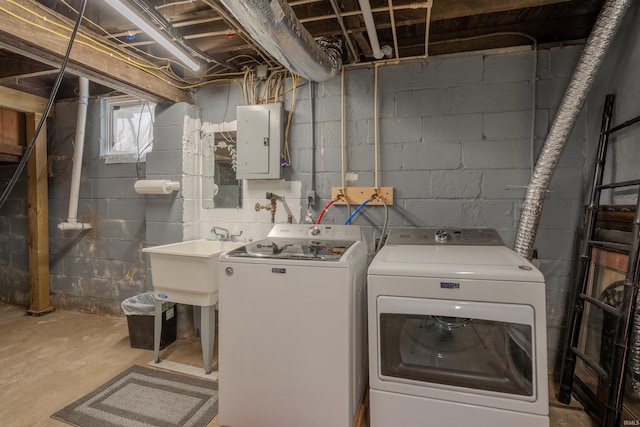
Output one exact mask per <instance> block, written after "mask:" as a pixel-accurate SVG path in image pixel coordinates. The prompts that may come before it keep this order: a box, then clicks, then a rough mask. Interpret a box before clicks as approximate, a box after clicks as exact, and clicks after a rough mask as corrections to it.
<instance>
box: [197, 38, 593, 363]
mask: <svg viewBox="0 0 640 427" xmlns="http://www.w3.org/2000/svg"><path fill="white" fill-rule="evenodd" d="M581 49H582V46H580V45H577V46H567V47H563V48H555V49H550V50H541V51H539V52H538V54H537V57H535V58H534V54H533V53H532V52H530V51H527V52H515V53H514V52H510V53H495V54H477V55H465V56H458V57H444V58H437V57H436V58H429V59H426V60H420V61H413V62H406V63H401V64H400V65H394V66H383V67H380V68H379V69H378V72H379V75H378V80H379V87H378V91H379V92H378V93H379V108H378V111H379V123H378V135H379V164H378V174H379V175H378V184H379V186H392V187H394V191H395V193H394V199H395V200H394V204H393V206H392V207H390V208H389V226H390V227H397V226H422V227H459V228H476V227H479V228H487V227H489V228H495V229H497V230H498V231H499V233H500V234H501V236H502V238H503V240H504V241H505V243H506V245H507V246H510V247H512V246H513V242H514V239H515V233H516V230H517V227H518V222H519V219H520V207H521V204H522V200H523V197H524V193H525V186H526V185H527V184H528V182H529V175H530V171H531V167H532V158H535V156H537V154H538V152H539V150H540V147H541V146H542V143H543V142H544V138H545V136H546V134H547V132H548V130H549V127H550V125H551V123H552V120H553V117H554V115H555V111H556V109H557V108H558V106H559V103H560V101H561V99H562V95H563V94H564V89H565V87H566V85H567V84H568V81H569V78H570V76H571V75H572V72H573V70H574V67H575V64H576V62H577V60H578V58H579V55H580V52H581ZM534 67H535V70H536V71H535V72H536V75H537V79H536V80H535V103H536V108H535V116H533V117H532V114H533V113H532V106H533V102H534V98H533V97H534V79H533V73H534ZM305 83H306V82H305ZM314 86H315V87H314V88H313V93H314V95H313V97H312V98H313V100H312V102H313V107H314V108H313V109H314V119H313V121H312V120H311V115H310V111H311V109H310V105H309V102H310V99H311V98H310V96H309V88H308V87H307V86H306V85H303V86H301V87H300V88H299V89H298V90H297V93H296V102H295V106H294V109H293V115H292V123H291V128H290V133H289V142H290V145H289V147H290V154H291V160H292V164H291V166H290V167H287V168H285V169H284V171H283V176H284V177H285V180H286V181H288V182H295V183H299V188H300V193H299V195H298V196H297V197H298V198H299V200H300V202H301V204H300V215H299V217H300V218H304V214H305V211H306V204H305V203H304V195H305V194H306V191H307V190H310V189H311V187H310V185H311V173H312V171H313V170H315V176H314V178H315V188H314V189H315V191H316V192H317V194H318V196H319V200H318V202H317V203H316V205H315V206H314V207H313V209H312V210H313V213H314V215H315V216H316V217H317V215H318V214H319V213H320V210H321V209H322V207H323V206H324V204H325V203H327V202H328V201H329V200H330V197H331V188H332V187H339V186H341V185H342V184H341V183H342V174H341V153H342V152H341V133H342V132H341V99H340V78H334V79H332V80H330V81H327V82H324V83H319V84H317V85H314ZM345 87H346V94H345V98H346V100H345V102H346V104H345V136H346V137H345V144H346V153H345V154H346V167H345V170H346V172H347V173H346V185H347V186H374V183H375V165H374V135H375V127H374V126H375V120H374V108H373V102H374V69H373V68H352V69H349V70H348V71H347V72H346V84H345ZM196 99H197V105H198V106H199V107H201V108H202V120H203V122H204V121H205V120H207V121H208V120H211V121H212V122H213V123H215V122H222V121H230V120H233V119H235V106H236V105H240V104H241V103H242V97H241V94H240V91H239V88H238V87H234V86H233V85H229V86H224V85H221V86H216V87H213V86H212V87H211V88H207V89H201V90H199V91H198V93H197V98H196ZM222 99H224V100H226V99H229V100H230V103H229V104H228V105H226V106H225V107H224V108H223V107H222V106H221V104H222V105H224V103H222ZM290 99H291V98H290V95H287V96H286V97H285V100H284V102H285V106H288V105H289V102H290ZM223 116H224V117H223ZM532 118H534V119H535V122H533V121H532ZM586 126H587V115H586V113H583V114H581V116H580V119H579V121H578V123H577V124H576V127H575V129H574V131H573V133H572V135H571V137H570V140H569V141H568V144H567V147H566V149H565V153H564V155H563V157H562V160H561V161H560V165H559V168H558V169H557V171H556V173H555V175H554V178H553V180H552V183H551V188H550V191H549V194H548V196H547V198H546V202H545V206H544V213H543V216H542V218H541V224H540V230H539V234H538V239H537V242H536V248H537V252H538V256H539V260H538V261H537V262H538V263H539V265H540V269H541V270H542V272H543V273H544V274H545V278H546V280H547V289H546V290H547V319H548V326H549V342H548V348H549V364H550V367H551V369H552V370H553V369H554V368H555V366H556V360H557V358H558V355H559V353H560V352H561V346H562V340H563V339H564V332H565V329H566V324H567V316H566V315H567V311H568V307H567V305H568V301H569V296H570V292H569V289H570V284H571V274H572V256H573V245H574V234H575V231H576V228H577V227H578V223H579V220H580V211H581V206H582V186H583V169H582V166H583V164H584V144H585V139H586V134H587V133H586V130H585V129H586ZM311 132H314V133H313V134H312V133H311ZM532 132H533V137H532ZM312 136H313V137H315V144H316V146H315V152H314V149H313V147H312V139H313V138H312ZM313 154H315V156H314V155H313ZM314 158H315V164H313V165H312V161H313V159H314ZM258 183H260V185H265V184H264V183H263V181H257V182H256V181H251V182H249V184H250V185H253V186H256V185H257V184H258ZM271 184H272V185H273V183H271ZM245 185H246V183H245ZM266 185H268V184H266ZM292 197H295V195H292ZM245 202H246V200H245ZM221 211H224V210H216V209H213V210H212V211H211V212H209V213H204V214H203V216H202V217H201V220H202V221H203V222H207V221H212V222H213V221H214V218H217V219H220V220H222V219H223V220H224V221H225V222H226V223H227V224H229V223H231V224H233V223H238V222H243V221H245V220H246V221H252V220H253V219H251V218H242V219H239V217H238V216H236V219H235V220H234V218H233V216H231V215H226V216H225V214H224V212H221ZM347 217H348V212H347V207H336V206H333V207H331V208H330V209H329V210H328V212H327V213H326V214H325V216H324V219H323V223H324V222H326V223H340V224H341V223H343V222H344V221H345V220H346V218H347ZM383 218H384V211H383V208H382V207H366V208H365V209H363V210H362V211H361V213H360V214H359V215H358V216H357V217H355V218H354V220H353V223H354V224H358V225H360V226H362V227H363V228H364V229H365V234H366V235H367V236H368V238H369V244H370V246H372V242H373V240H374V238H376V237H378V236H379V235H380V232H381V230H382V223H383ZM279 222H282V220H279ZM201 231H202V232H204V231H205V230H201Z"/></svg>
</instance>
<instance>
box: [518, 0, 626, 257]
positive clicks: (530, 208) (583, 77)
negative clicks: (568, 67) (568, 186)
mask: <svg viewBox="0 0 640 427" xmlns="http://www.w3.org/2000/svg"><path fill="white" fill-rule="evenodd" d="M631 1H632V0H608V1H607V2H606V3H605V4H604V5H603V6H602V10H601V11H600V15H599V16H598V19H597V20H596V23H595V24H594V26H593V29H592V30H591V34H590V35H589V38H588V39H587V42H586V44H585V46H584V49H583V50H582V55H581V56H580V59H579V60H578V64H577V65H576V69H575V71H574V73H573V76H572V77H571V81H570V82H569V87H568V88H567V90H566V92H565V94H564V98H563V99H562V102H561V103H560V107H559V108H558V112H557V113H556V117H555V119H554V121H553V124H552V125H551V129H550V130H549V134H548V135H547V139H546V141H545V143H544V145H543V147H542V151H541V152H540V155H539V156H538V161H537V163H536V166H535V168H534V169H533V172H532V174H531V179H530V181H529V185H528V186H527V192H526V194H525V198H524V202H523V203H522V213H521V214H520V225H519V226H518V232H517V234H516V240H515V244H514V249H515V250H516V252H518V253H519V254H520V255H521V256H523V257H525V258H527V259H531V257H532V256H533V246H534V244H535V240H536V232H537V229H538V224H539V222H540V215H541V214H542V205H543V203H544V196H545V194H546V191H547V188H548V187H549V182H550V181H551V177H552V175H553V172H554V171H555V168H556V166H557V164H558V161H559V160H560V155H561V154H562V150H563V148H564V146H565V144H566V142H567V139H568V137H569V134H570V133H571V129H573V125H574V124H575V122H576V119H577V117H578V114H579V113H580V110H581V109H582V106H583V105H584V101H585V99H586V97H587V95H588V94H589V90H590V89H591V86H592V84H593V80H594V79H595V77H596V75H597V73H598V70H599V69H600V66H601V65H602V62H603V60H604V58H605V56H606V53H607V51H608V49H609V46H610V45H611V42H612V40H613V37H614V36H615V34H616V30H617V29H618V27H619V26H620V22H621V21H622V18H623V17H624V13H625V11H626V10H627V8H628V7H629V5H630V4H631Z"/></svg>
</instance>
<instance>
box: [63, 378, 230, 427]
mask: <svg viewBox="0 0 640 427" xmlns="http://www.w3.org/2000/svg"><path fill="white" fill-rule="evenodd" d="M217 413H218V384H217V383H215V382H212V381H206V380H202V379H198V378H192V377H188V376H184V375H179V374H174V373H170V372H163V371H157V370H154V369H150V368H145V367H142V366H132V367H131V368H129V369H127V370H126V371H124V372H123V373H121V374H120V375H118V376H117V377H115V378H113V379H112V380H110V381H108V382H107V383H106V384H104V385H102V386H101V387H98V388H97V389H96V390H94V391H92V392H91V393H89V394H88V395H86V396H84V397H82V398H81V399H79V400H77V401H75V402H73V403H72V404H70V405H68V406H67V407H65V408H63V409H61V410H60V411H58V412H56V413H55V414H53V415H52V416H51V417H52V418H55V419H57V420H60V421H63V422H65V423H68V424H72V425H75V426H82V427H113V426H123V427H124V426H127V427H129V426H131V427H147V426H153V427H173V426H180V427H183V426H185V427H186V426H190V427H204V426H206V425H207V424H208V423H209V421H211V420H212V419H213V417H215V416H216V414H217Z"/></svg>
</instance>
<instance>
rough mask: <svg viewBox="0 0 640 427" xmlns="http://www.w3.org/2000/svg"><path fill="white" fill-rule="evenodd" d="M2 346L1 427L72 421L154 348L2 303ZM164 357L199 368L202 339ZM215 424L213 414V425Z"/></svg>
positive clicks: (560, 411) (585, 425)
mask: <svg viewBox="0 0 640 427" xmlns="http://www.w3.org/2000/svg"><path fill="white" fill-rule="evenodd" d="M0 343H1V344H2V345H1V346H0V402H1V403H0V420H2V421H0V424H1V425H2V426H3V427H10V426H16V427H27V426H29V427H30V426H41V427H43V426H64V425H67V424H65V423H62V422H60V421H56V420H54V419H52V418H50V416H51V414H53V413H54V412H56V411H58V410H59V409H61V408H63V407H65V406H66V405H68V404H70V403H72V402H74V401H75V400H77V399H79V398H80V397H82V396H83V395H85V394H86V393H89V392H90V391H92V390H93V389H95V388H97V387H98V386H100V385H102V384H103V383H105V382H106V381H108V380H109V379H111V378H112V377H114V376H116V375H118V374H119V373H120V372H122V371H124V370H125V369H127V368H129V367H130V366H131V365H134V364H137V365H147V364H148V363H149V362H150V361H151V360H152V359H153V351H152V350H141V349H134V348H131V347H130V342H129V334H128V330H127V320H126V317H110V316H101V315H94V314H84V313H76V312H71V311H64V310H57V311H54V312H53V313H50V314H47V315H44V316H41V317H31V316H27V315H25V309H24V308H22V307H16V306H12V305H8V304H4V303H0ZM160 357H161V358H162V359H163V360H168V361H174V362H177V363H181V364H185V365H190V366H194V367H202V359H201V357H202V354H201V349H200V340H199V339H198V338H195V337H190V338H187V339H178V340H177V341H176V342H174V343H173V344H171V345H169V346H168V347H167V348H165V349H164V350H162V351H161V353H160ZM214 370H217V358H214ZM552 394H555V393H552ZM550 416H551V426H552V427H555V426H580V427H590V426H596V424H595V423H594V422H593V421H592V420H591V419H590V418H589V417H588V416H587V415H586V414H585V413H584V412H583V411H582V410H581V409H580V408H579V407H578V406H577V405H573V406H572V407H566V406H564V405H561V404H560V403H558V402H556V401H555V399H552V402H551V407H550ZM217 426H218V422H217V417H216V418H214V419H213V420H212V421H211V422H210V423H209V426H208V427H217ZM398 427H400V426H398ZM497 427H498V426H497Z"/></svg>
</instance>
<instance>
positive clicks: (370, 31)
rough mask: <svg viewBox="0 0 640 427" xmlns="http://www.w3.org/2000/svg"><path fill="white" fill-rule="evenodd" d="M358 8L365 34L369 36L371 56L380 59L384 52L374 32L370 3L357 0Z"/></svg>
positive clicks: (364, 0)
mask: <svg viewBox="0 0 640 427" xmlns="http://www.w3.org/2000/svg"><path fill="white" fill-rule="evenodd" d="M359 2H360V10H362V18H364V26H365V27H366V28H367V35H368V36H369V44H370V45H371V51H372V52H373V57H374V58H376V59H382V57H383V56H384V53H383V52H382V49H380V42H379V41H378V33H377V32H376V23H375V22H374V21H373V12H372V11H371V3H370V2H369V0H359Z"/></svg>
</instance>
